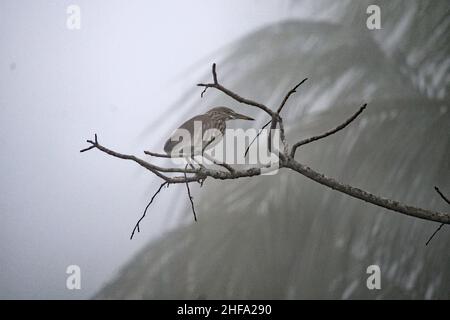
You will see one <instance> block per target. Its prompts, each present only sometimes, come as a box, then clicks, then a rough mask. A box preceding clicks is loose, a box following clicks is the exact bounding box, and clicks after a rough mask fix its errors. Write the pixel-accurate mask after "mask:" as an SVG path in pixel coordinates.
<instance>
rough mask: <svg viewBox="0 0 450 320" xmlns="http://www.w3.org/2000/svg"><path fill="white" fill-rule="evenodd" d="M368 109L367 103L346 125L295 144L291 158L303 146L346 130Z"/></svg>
mask: <svg viewBox="0 0 450 320" xmlns="http://www.w3.org/2000/svg"><path fill="white" fill-rule="evenodd" d="M366 107H367V103H365V104H364V105H363V106H362V107H361V108H359V110H358V111H357V112H356V113H355V114H353V115H352V116H351V117H350V118H348V119H347V120H346V121H345V122H344V123H342V124H340V125H338V126H337V127H336V128H334V129H332V130H330V131H327V132H325V133H322V134H320V135H318V136H314V137H310V138H307V139H303V140H301V141H299V142H297V143H296V144H294V146H293V147H292V151H291V154H290V156H291V157H292V158H293V157H294V156H295V151H296V150H297V148H298V147H300V146H303V145H305V144H308V143H311V142H314V141H317V140H320V139H323V138H326V137H328V136H331V135H332V134H334V133H336V132H338V131H339V130H342V129H344V128H345V127H346V126H348V125H349V124H350V123H351V122H352V121H353V120H355V119H356V118H357V117H358V116H359V115H360V114H361V113H362V112H363V111H364V109H365V108H366Z"/></svg>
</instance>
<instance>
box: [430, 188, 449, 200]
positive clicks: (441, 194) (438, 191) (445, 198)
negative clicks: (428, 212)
mask: <svg viewBox="0 0 450 320" xmlns="http://www.w3.org/2000/svg"><path fill="white" fill-rule="evenodd" d="M434 190H436V192H437V193H438V194H439V195H440V196H441V198H442V199H444V201H445V202H447V203H448V204H450V200H449V199H448V198H447V197H446V196H444V194H443V193H442V192H441V190H439V188H438V187H436V186H435V187H434Z"/></svg>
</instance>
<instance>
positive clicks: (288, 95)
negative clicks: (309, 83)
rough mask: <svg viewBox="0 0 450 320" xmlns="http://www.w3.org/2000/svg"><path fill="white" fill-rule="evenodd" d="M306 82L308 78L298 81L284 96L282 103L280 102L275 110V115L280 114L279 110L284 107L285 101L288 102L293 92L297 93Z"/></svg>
mask: <svg viewBox="0 0 450 320" xmlns="http://www.w3.org/2000/svg"><path fill="white" fill-rule="evenodd" d="M306 80H308V78H305V79H303V80H302V81H300V82H299V83H298V84H297V85H296V86H295V87H294V88H292V89H291V91H289V92H288V93H287V94H286V96H285V97H284V99H283V101H282V102H281V104H280V106H279V107H278V109H277V113H278V114H280V112H281V110H282V109H283V107H284V105H285V104H286V101H288V99H289V97H290V96H291V95H292V94H294V93H295V92H297V89H298V87H300V86H301V85H302V84H303V83H305V81H306Z"/></svg>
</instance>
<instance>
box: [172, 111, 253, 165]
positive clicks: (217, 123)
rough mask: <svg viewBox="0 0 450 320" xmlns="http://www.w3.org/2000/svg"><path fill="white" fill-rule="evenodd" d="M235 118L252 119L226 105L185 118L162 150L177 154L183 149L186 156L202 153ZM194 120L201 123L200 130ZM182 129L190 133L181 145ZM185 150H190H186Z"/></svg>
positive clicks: (216, 140) (214, 142)
mask: <svg viewBox="0 0 450 320" xmlns="http://www.w3.org/2000/svg"><path fill="white" fill-rule="evenodd" d="M235 119H242V120H253V119H252V118H250V117H247V116H244V115H242V114H239V113H236V112H234V111H233V110H232V109H230V108H227V107H215V108H212V109H210V110H209V111H207V112H206V113H204V114H200V115H197V116H195V117H193V118H191V119H189V120H187V121H186V122H184V123H183V124H182V125H181V126H180V127H179V128H178V129H177V130H175V132H174V133H172V135H171V137H170V138H169V139H168V140H167V141H166V143H165V145H164V151H165V152H166V153H167V154H172V153H176V155H179V154H181V151H183V150H184V151H185V152H182V155H183V156H186V157H189V156H192V155H199V154H202V153H203V151H204V150H205V149H206V148H207V147H212V145H214V144H216V143H218V142H219V141H220V140H221V139H222V137H223V135H224V133H225V129H226V122H227V121H228V120H235ZM196 122H198V123H199V124H201V130H199V129H200V128H197V129H196V130H195V123H196ZM183 131H184V132H187V133H189V135H190V140H189V141H188V142H187V144H185V145H183V138H182V132H183ZM198 131H201V132H198ZM200 134H201V136H200ZM180 135H181V136H180ZM175 147H176V148H175ZM186 150H190V151H188V152H186ZM172 155H173V154H172Z"/></svg>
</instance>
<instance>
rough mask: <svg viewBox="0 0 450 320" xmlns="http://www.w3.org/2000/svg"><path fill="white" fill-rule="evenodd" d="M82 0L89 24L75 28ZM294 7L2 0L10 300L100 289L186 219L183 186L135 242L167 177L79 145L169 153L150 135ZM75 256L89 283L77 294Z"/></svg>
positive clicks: (4, 264)
mask: <svg viewBox="0 0 450 320" xmlns="http://www.w3.org/2000/svg"><path fill="white" fill-rule="evenodd" d="M70 4H76V5H79V7H80V9H81V29H80V30H69V29H67V27H66V19H67V16H68V15H67V13H66V9H67V6H68V5H70ZM303 14H304V12H303ZM291 15H292V10H291V8H290V6H289V4H288V2H287V1H264V2H262V1H239V0H232V1H229V0H222V1H192V0H191V1H129V2H124V1H110V0H108V1H106V0H105V1H50V0H49V1H17V0H11V1H7V0H3V1H1V2H0V47H1V50H0V114H1V117H0V147H1V150H2V151H1V153H0V173H1V180H0V181H1V184H0V187H1V190H0V214H1V222H0V298H89V297H90V296H92V294H93V293H95V292H96V291H97V290H98V289H99V288H100V287H101V285H102V284H103V283H105V281H107V280H108V279H110V278H111V276H113V275H114V274H115V272H117V270H118V268H119V267H120V266H121V265H123V264H124V263H125V262H126V261H127V259H129V258H130V257H131V256H132V255H133V254H134V253H136V251H137V250H139V249H140V248H141V247H142V246H143V245H144V244H145V243H147V242H148V241H151V239H154V238H156V237H159V236H161V234H163V232H164V231H167V230H168V229H170V228H173V227H174V226H176V225H177V224H178V223H180V222H179V221H180V219H179V215H177V208H178V207H179V205H177V204H176V202H175V201H170V200H171V198H170V197H171V196H172V198H173V196H174V195H175V194H176V191H177V190H176V187H175V188H173V190H172V189H170V190H168V192H165V194H164V195H162V197H160V198H159V199H158V203H156V206H155V207H154V208H153V210H152V212H151V217H149V218H148V219H147V220H145V221H144V223H143V224H142V227H141V233H140V234H138V235H137V237H136V238H135V239H134V240H133V241H130V240H129V239H128V238H129V235H130V232H131V230H132V227H133V225H134V223H135V222H136V220H137V218H138V217H139V215H140V214H141V212H142V209H143V207H144V206H145V204H146V201H148V198H149V196H150V195H151V192H153V191H154V190H155V189H156V188H157V186H158V184H157V181H156V180H155V179H153V177H152V176H151V175H149V174H148V173H146V172H144V171H143V170H139V169H138V168H137V167H136V166H134V165H132V164H131V163H128V162H126V161H119V160H116V159H112V158H108V157H105V155H103V154H100V153H98V152H95V151H93V152H89V153H86V154H80V153H79V150H80V149H81V148H83V147H85V146H86V143H84V141H85V139H87V138H92V137H93V134H94V133H95V132H96V133H98V134H99V138H100V139H101V141H102V142H104V143H105V144H107V145H109V146H111V147H116V148H117V149H118V150H121V151H123V152H129V153H135V154H140V153H141V152H142V150H144V149H148V148H149V147H155V148H156V149H158V147H159V148H160V149H161V146H159V145H158V143H159V139H161V138H162V137H159V136H158V132H155V133H154V135H153V136H154V137H152V135H150V134H143V132H146V128H147V127H148V126H149V124H150V123H152V120H153V121H155V120H159V119H160V118H159V117H160V115H161V114H162V113H163V111H164V109H165V108H168V106H169V105H170V104H171V103H173V102H174V101H175V100H176V98H178V97H179V95H181V93H183V92H184V91H186V90H188V88H190V87H192V89H193V90H195V87H194V85H195V83H196V80H198V79H196V75H197V73H198V74H202V73H204V72H206V70H208V69H209V68H210V63H211V62H212V61H213V59H214V58H215V57H216V56H219V55H220V51H217V50H219V49H220V48H222V47H224V46H225V45H226V44H229V43H231V42H232V41H233V40H236V39H238V38H239V37H240V36H243V35H245V34H247V33H248V32H251V31H252V30H255V29H257V28H260V27H262V26H263V25H266V24H269V23H274V22H277V21H282V20H284V19H286V18H289V17H291ZM202 59H205V60H204V61H205V63H204V64H201V67H199V68H200V70H197V69H195V68H194V69H189V68H190V67H192V66H193V65H198V64H196V63H197V62H199V61H203V60H202ZM186 70H193V71H195V72H192V73H191V72H190V73H188V74H186ZM180 75H182V76H180ZM162 125H163V126H162V128H164V127H166V128H171V127H173V126H174V125H175V124H174V123H172V122H168V123H162ZM164 199H166V201H165V200H164ZM161 203H164V205H161ZM167 203H172V204H171V205H167ZM181 205H183V203H181ZM178 211H179V210H178ZM71 264H76V265H79V266H80V267H81V277H82V282H81V285H82V289H81V290H67V289H66V277H67V274H66V273H65V272H66V268H67V266H69V265H71Z"/></svg>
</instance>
